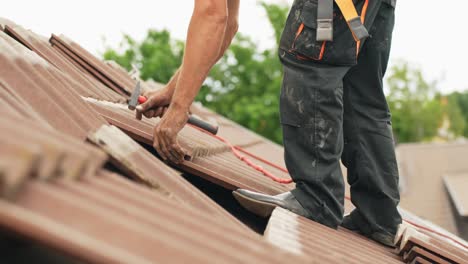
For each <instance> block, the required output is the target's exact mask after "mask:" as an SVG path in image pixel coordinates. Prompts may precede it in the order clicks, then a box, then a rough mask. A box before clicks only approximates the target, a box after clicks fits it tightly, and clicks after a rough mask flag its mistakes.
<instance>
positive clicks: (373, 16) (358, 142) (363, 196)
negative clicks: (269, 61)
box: [279, 0, 401, 234]
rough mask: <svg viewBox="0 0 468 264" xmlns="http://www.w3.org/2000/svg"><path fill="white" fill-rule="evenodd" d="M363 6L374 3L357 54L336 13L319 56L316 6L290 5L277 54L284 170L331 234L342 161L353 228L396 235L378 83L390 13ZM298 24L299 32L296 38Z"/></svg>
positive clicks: (387, 133) (395, 194)
mask: <svg viewBox="0 0 468 264" xmlns="http://www.w3.org/2000/svg"><path fill="white" fill-rule="evenodd" d="M369 2H372V3H373V4H370V5H369V6H368V7H367V9H368V11H367V14H366V22H365V23H364V25H365V26H366V28H367V29H368V30H369V33H370V35H371V37H370V38H368V39H367V40H366V41H365V42H364V43H361V45H362V46H360V51H359V55H358V56H357V54H356V53H357V47H356V43H355V41H354V40H353V38H352V35H351V33H350V32H349V29H348V28H347V25H346V24H345V23H343V18H342V16H341V13H339V10H335V19H334V20H335V23H334V31H335V36H334V39H335V41H333V42H330V43H326V44H325V50H324V52H323V50H322V45H324V44H323V43H322V42H317V41H315V28H314V26H315V25H314V23H313V22H314V21H315V19H316V17H313V16H314V14H316V12H314V8H316V1H313V0H312V1H310V0H309V1H306V0H296V1H295V3H294V5H293V7H292V10H291V13H290V15H289V17H288V21H287V23H286V28H285V30H284V32H283V36H282V38H281V43H280V50H279V53H280V54H279V55H280V59H281V61H282V63H283V66H284V80H283V86H282V90H281V98H280V116H281V124H282V128H283V139H284V140H283V143H284V147H285V160H286V165H287V168H288V170H289V172H290V174H291V177H292V178H293V180H294V182H295V183H296V188H295V189H294V190H293V191H292V193H293V194H294V196H295V197H296V198H297V200H298V201H299V202H300V203H301V204H302V205H303V206H304V207H305V208H306V209H307V210H308V211H309V213H310V215H311V218H312V219H313V220H315V221H317V222H319V223H322V224H324V225H327V226H330V227H333V228H336V227H337V226H338V225H340V223H341V221H342V219H343V204H344V182H343V176H342V172H341V168H340V163H339V162H340V159H341V161H342V162H343V164H344V165H345V166H346V168H347V173H348V183H349V184H350V186H351V200H352V202H353V204H354V205H355V206H356V209H355V210H354V211H353V212H352V213H351V217H352V219H353V222H354V223H355V224H356V225H357V226H359V228H360V229H361V231H363V232H365V233H372V232H386V233H391V234H395V233H396V230H397V227H398V224H400V223H401V216H400V214H399V213H398V211H397V205H398V203H399V199H400V196H399V191H398V168H397V163H396V158H395V150H394V141H393V134H392V127H391V114H390V110H389V108H388V104H387V102H386V99H385V95H384V92H383V81H382V79H383V76H384V74H385V71H386V68H387V63H388V58H389V53H390V45H391V38H392V31H393V25H394V7H392V6H391V5H387V4H384V3H382V2H381V1H369ZM363 4H364V1H361V2H360V1H358V3H357V4H356V6H357V9H358V10H362V7H363ZM335 9H336V6H335ZM311 16H312V17H311ZM340 19H341V20H340ZM301 23H305V24H306V26H305V29H304V30H303V31H301V32H300V34H298V32H299V31H296V29H297V28H298V26H299V25H300V24H301ZM343 27H344V28H343ZM336 34H341V35H338V36H336ZM314 52H315V53H314Z"/></svg>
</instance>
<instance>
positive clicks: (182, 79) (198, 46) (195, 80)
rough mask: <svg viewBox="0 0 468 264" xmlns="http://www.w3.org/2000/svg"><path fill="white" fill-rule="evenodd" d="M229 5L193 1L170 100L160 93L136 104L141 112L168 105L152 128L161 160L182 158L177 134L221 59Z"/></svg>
mask: <svg viewBox="0 0 468 264" xmlns="http://www.w3.org/2000/svg"><path fill="white" fill-rule="evenodd" d="M228 6H229V5H228V0H195V8H194V11H193V15H192V19H191V21H190V25H189V29H188V34H187V42H186V46H185V53H184V59H183V62H182V66H181V68H180V69H179V71H178V73H177V74H178V78H177V82H176V86H175V90H174V94H173V95H171V96H170V99H168V96H167V94H163V93H161V94H160V95H158V96H151V97H150V98H148V101H147V102H145V103H144V104H142V105H140V106H138V107H137V112H138V113H140V115H141V113H142V112H146V110H150V109H151V108H154V107H157V106H164V105H167V104H169V108H168V109H167V111H166V113H165V114H164V116H163V117H162V118H161V120H160V122H159V123H158V124H157V125H156V126H155V128H154V141H153V147H154V148H155V149H156V151H157V152H158V153H159V155H160V156H161V157H162V158H163V159H164V160H171V161H172V162H175V163H180V162H182V161H183V158H184V154H185V151H184V150H183V149H182V148H181V146H180V145H179V142H178V141H177V134H178V133H179V131H180V130H181V129H182V128H183V127H184V125H185V123H186V122H187V119H188V110H189V107H190V105H191V104H192V102H193V100H194V99H195V96H196V95H197V94H198V91H199V90H200V87H201V85H202V83H203V81H204V80H205V78H206V76H207V75H208V73H209V71H210V70H211V68H212V66H213V65H214V64H215V63H216V61H217V60H218V59H219V58H220V55H219V54H220V53H221V52H222V49H223V47H224V46H227V45H228V43H229V42H225V41H224V38H225V35H226V32H227V24H228V20H229V19H228ZM229 34H232V33H229ZM177 74H176V75H177ZM175 79H176V78H173V81H175ZM150 111H151V110H150ZM137 116H138V114H137Z"/></svg>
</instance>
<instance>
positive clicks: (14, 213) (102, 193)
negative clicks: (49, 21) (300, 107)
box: [0, 19, 466, 263]
mask: <svg viewBox="0 0 468 264" xmlns="http://www.w3.org/2000/svg"><path fill="white" fill-rule="evenodd" d="M0 25H1V30H3V31H4V32H0V65H1V67H0V113H1V115H0V134H1V135H2V137H1V139H0V141H1V145H2V148H1V149H0V196H1V197H2V198H3V199H0V227H2V228H3V229H7V230H9V231H12V232H15V233H17V234H19V235H21V236H23V237H25V238H27V239H30V240H32V241H36V242H39V243H41V244H43V245H46V246H48V247H50V248H53V249H56V250H59V251H61V252H64V253H66V254H68V255H70V256H72V257H74V258H77V259H79V260H84V261H86V262H92V263H154V262H163V263H167V262H170V263H186V262H190V263H220V262H221V263H280V262H281V263H283V262H284V261H289V262H292V263H343V262H346V263H348V262H350V263H398V262H401V261H402V260H403V259H404V260H405V261H406V262H408V263H409V262H411V263H426V262H427V261H429V262H431V261H436V262H437V261H439V260H440V259H442V260H443V261H447V262H449V263H454V262H458V263H463V261H465V260H466V258H465V257H466V255H465V254H466V248H464V247H460V246H459V245H456V244H451V243H449V242H448V241H447V240H444V239H442V238H441V237H432V240H430V241H429V242H427V240H421V239H420V236H421V235H420V234H419V233H418V232H416V233H414V232H413V231H412V232H413V233H411V234H410V233H409V231H405V232H403V233H402V234H401V239H400V240H399V246H400V249H399V250H398V252H395V251H394V250H393V249H390V248H384V247H381V246H379V245H377V244H375V243H374V242H372V241H370V240H368V239H366V238H364V237H362V236H360V235H357V234H355V233H352V232H350V231H347V230H344V229H339V230H332V229H329V228H327V227H324V226H322V225H319V224H317V223H315V222H312V221H310V220H308V219H304V218H302V217H299V216H296V215H294V214H292V213H290V212H287V211H285V210H282V209H276V210H275V211H274V213H273V216H272V217H271V219H270V221H269V223H268V226H267V229H266V231H265V234H264V236H261V235H259V234H257V233H255V232H253V231H252V230H250V229H249V228H248V227H247V226H245V225H244V224H243V223H241V222H240V221H239V220H238V219H237V218H235V217H234V216H232V215H231V214H229V213H228V212H227V211H226V210H225V209H224V208H222V207H221V206H220V205H218V204H216V203H215V202H214V201H213V200H211V199H210V198H208V197H207V196H206V195H205V194H204V193H202V192H201V191H199V190H198V189H197V188H196V187H194V186H193V185H191V184H190V183H189V182H187V181H186V180H185V179H184V178H183V177H181V175H180V172H178V171H177V170H175V169H173V168H171V167H169V166H167V165H166V164H165V163H163V162H162V161H161V160H159V159H158V158H157V157H156V156H155V155H153V154H152V153H151V152H149V151H147V150H146V149H145V148H144V147H143V146H142V145H149V146H151V144H152V141H153V140H152V139H153V138H152V137H153V134H152V129H153V127H154V125H155V124H157V122H158V119H151V120H148V119H145V120H142V121H139V120H137V119H135V118H134V113H133V112H131V111H129V110H128V109H127V108H126V105H125V104H123V103H124V102H125V101H126V100H127V98H128V95H129V94H130V93H131V92H132V90H133V87H134V85H135V80H134V78H132V76H131V75H130V74H128V73H127V72H125V71H124V70H122V69H121V68H119V67H116V66H115V65H112V64H110V63H105V62H102V61H101V60H99V59H97V58H95V57H94V56H93V55H92V54H90V53H89V52H87V51H86V50H84V49H83V48H82V47H80V46H79V45H78V44H77V43H75V42H73V41H72V40H70V39H68V38H66V37H64V36H56V35H52V37H51V38H50V40H47V39H46V38H44V37H42V36H39V35H37V34H35V33H33V32H31V31H29V30H25V29H24V28H22V27H20V26H18V25H15V24H14V23H12V22H11V21H8V20H4V19H0ZM144 86H145V88H146V89H148V88H151V87H154V86H155V85H154V84H152V83H150V82H148V83H144ZM192 113H193V114H195V115H197V116H198V117H200V118H203V119H204V120H206V121H208V122H216V123H217V124H218V125H219V126H220V133H219V137H214V136H213V135H210V134H209V133H206V132H203V131H200V130H199V129H196V128H194V127H191V126H186V127H185V128H184V129H183V130H182V131H181V133H180V135H179V141H180V142H181V144H183V146H184V147H185V148H186V149H187V150H189V153H188V157H187V160H186V161H185V162H184V163H183V164H182V165H180V166H178V167H177V169H179V170H181V171H184V172H185V173H190V174H192V175H196V176H199V177H202V178H204V179H207V180H209V181H211V182H213V183H215V184H217V185H219V186H222V187H224V188H227V189H229V190H234V189H236V188H246V189H250V190H255V191H260V192H264V193H269V194H277V193H280V192H284V191H287V190H290V189H292V188H293V187H294V184H280V183H278V182H275V181H272V180H271V179H270V178H268V177H266V176H265V175H264V173H263V172H262V169H264V170H266V171H268V172H270V173H272V174H274V175H275V176H277V177H278V178H280V179H285V180H287V179H289V175H288V173H287V172H286V171H285V170H284V169H283V168H284V162H283V158H282V155H283V154H282V153H283V150H282V148H281V147H280V146H278V145H276V144H274V143H272V142H270V141H268V140H266V139H264V138H262V137H260V136H258V135H256V134H255V133H253V132H251V131H249V130H247V129H245V128H243V127H241V126H239V125H238V124H236V123H234V122H232V121H230V120H227V119H226V118H224V117H221V116H219V115H217V114H216V113H213V112H211V111H210V110H207V109H205V108H203V107H201V106H199V105H193V107H192ZM226 141H227V142H230V144H231V145H229V144H226ZM137 142H139V143H140V144H139V143H137ZM233 151H234V152H237V154H238V156H243V158H242V159H249V160H250V161H251V162H253V163H255V164H256V169H255V168H253V167H252V166H251V165H248V164H247V163H246V162H245V161H243V160H241V159H239V157H236V155H234V154H233ZM109 164H112V165H113V167H112V169H113V170H115V171H114V172H110V171H108V170H107V169H105V168H109V166H108V165H109ZM259 168H262V169H259ZM123 175H125V176H126V177H128V178H131V179H132V180H133V181H130V180H128V179H127V178H125V177H122V176H123ZM348 211H349V208H348ZM405 230H406V229H405ZM418 239H419V240H418ZM408 241H410V242H408ZM421 241H423V242H424V243H423V242H421ZM443 250H446V251H448V252H450V254H446V253H445V252H441V251H443ZM396 253H399V254H400V255H397V254H396ZM431 254H432V255H434V256H436V257H437V258H436V257H434V258H428V256H431ZM460 259H461V260H462V262H460ZM424 261H426V262H424ZM439 263H445V262H441V261H439Z"/></svg>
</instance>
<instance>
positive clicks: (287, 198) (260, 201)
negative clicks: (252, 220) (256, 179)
mask: <svg viewBox="0 0 468 264" xmlns="http://www.w3.org/2000/svg"><path fill="white" fill-rule="evenodd" d="M233 195H234V197H235V198H236V200H237V201H238V202H239V203H240V204H241V205H242V206H243V207H244V208H245V209H247V210H248V211H250V212H252V213H254V214H256V215H258V216H261V217H269V216H270V215H271V213H272V212H273V210H274V209H275V208H276V207H277V206H279V207H281V208H284V209H286V210H289V211H291V212H293V213H296V214H298V215H301V216H304V217H308V215H309V214H308V213H307V210H306V209H305V208H304V207H302V205H301V204H300V203H299V202H298V201H297V200H296V198H295V197H294V195H293V194H292V193H291V192H285V193H281V194H278V195H275V196H273V195H266V194H262V193H257V192H252V191H248V190H244V189H237V190H236V191H234V192H233Z"/></svg>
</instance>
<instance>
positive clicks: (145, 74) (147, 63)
mask: <svg viewBox="0 0 468 264" xmlns="http://www.w3.org/2000/svg"><path fill="white" fill-rule="evenodd" d="M119 49H121V50H124V51H123V52H118V51H116V50H115V49H112V48H110V47H108V48H106V51H105V52H104V54H103V57H104V59H106V60H113V61H115V62H117V63H118V64H120V65H121V66H123V67H124V68H126V69H127V70H130V69H131V68H132V64H134V65H135V66H136V67H137V68H138V69H139V70H140V74H141V76H140V77H141V78H142V79H144V80H147V79H153V80H154V81H157V82H161V83H166V82H168V81H169V79H170V78H171V77H172V74H173V73H174V72H175V71H176V70H177V68H178V67H179V65H180V64H181V62H182V57H183V52H184V43H183V42H182V41H180V40H174V39H172V38H171V34H170V33H169V31H167V30H162V31H157V30H149V31H148V33H147V35H146V37H145V39H144V40H143V41H142V42H137V41H136V40H134V39H133V38H131V37H130V36H128V35H124V38H123V40H122V42H121V43H120V47H119Z"/></svg>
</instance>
